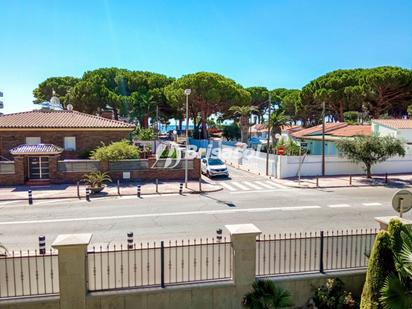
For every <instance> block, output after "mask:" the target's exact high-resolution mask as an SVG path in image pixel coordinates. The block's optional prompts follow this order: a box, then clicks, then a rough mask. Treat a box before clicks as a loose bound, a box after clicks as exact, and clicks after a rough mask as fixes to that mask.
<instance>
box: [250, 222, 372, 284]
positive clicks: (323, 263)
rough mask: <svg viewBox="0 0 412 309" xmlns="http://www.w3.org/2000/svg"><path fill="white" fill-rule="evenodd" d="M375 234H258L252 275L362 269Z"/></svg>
mask: <svg viewBox="0 0 412 309" xmlns="http://www.w3.org/2000/svg"><path fill="white" fill-rule="evenodd" d="M376 233H377V230H376V229H370V230H363V229H361V230H355V231H354V230H351V231H348V230H346V231H337V232H323V231H321V232H320V233H316V232H315V233H299V234H296V233H295V234H278V235H267V236H266V235H262V236H259V237H258V239H257V241H256V246H257V247H256V275H257V276H276V275H286V274H294V273H310V272H324V271H331V270H348V269H357V268H365V267H367V264H368V257H369V254H370V251H371V248H372V246H373V242H374V240H375V236H376Z"/></svg>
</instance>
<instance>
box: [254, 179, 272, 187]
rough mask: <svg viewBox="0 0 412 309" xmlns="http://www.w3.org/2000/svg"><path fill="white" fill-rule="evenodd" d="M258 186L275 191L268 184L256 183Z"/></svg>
mask: <svg viewBox="0 0 412 309" xmlns="http://www.w3.org/2000/svg"><path fill="white" fill-rule="evenodd" d="M255 183H257V184H258V185H260V186H262V187H264V188H266V189H273V186H269V185H268V184H266V183H264V182H263V181H255Z"/></svg>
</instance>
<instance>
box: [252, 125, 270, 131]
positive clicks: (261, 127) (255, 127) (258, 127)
mask: <svg viewBox="0 0 412 309" xmlns="http://www.w3.org/2000/svg"><path fill="white" fill-rule="evenodd" d="M267 130H268V129H267V126H266V124H264V123H257V124H255V125H253V126H252V127H251V128H250V132H252V133H256V132H266V131H267Z"/></svg>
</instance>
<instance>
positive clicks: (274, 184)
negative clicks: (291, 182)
mask: <svg viewBox="0 0 412 309" xmlns="http://www.w3.org/2000/svg"><path fill="white" fill-rule="evenodd" d="M266 183H267V184H268V185H269V186H272V187H274V188H282V189H283V188H286V187H285V186H282V185H279V184H277V183H274V182H273V181H270V180H267V181H266Z"/></svg>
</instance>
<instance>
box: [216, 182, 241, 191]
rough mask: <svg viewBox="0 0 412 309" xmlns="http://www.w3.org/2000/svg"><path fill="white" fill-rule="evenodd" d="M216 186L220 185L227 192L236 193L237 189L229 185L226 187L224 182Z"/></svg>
mask: <svg viewBox="0 0 412 309" xmlns="http://www.w3.org/2000/svg"><path fill="white" fill-rule="evenodd" d="M218 184H220V185H222V186H223V187H225V188H226V189H228V190H229V191H236V190H237V189H235V188H233V187H232V186H231V185H228V184H227V183H225V182H219V183H218Z"/></svg>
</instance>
